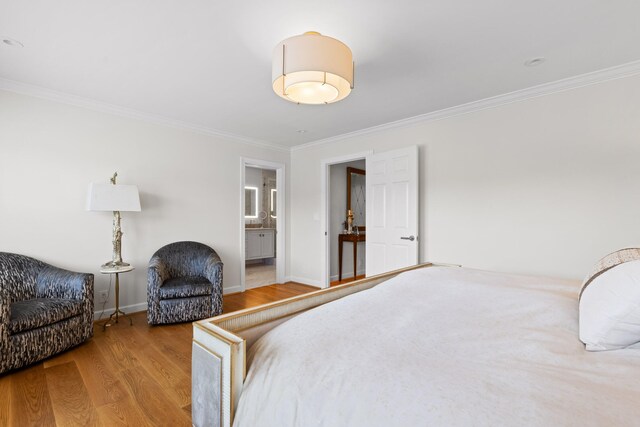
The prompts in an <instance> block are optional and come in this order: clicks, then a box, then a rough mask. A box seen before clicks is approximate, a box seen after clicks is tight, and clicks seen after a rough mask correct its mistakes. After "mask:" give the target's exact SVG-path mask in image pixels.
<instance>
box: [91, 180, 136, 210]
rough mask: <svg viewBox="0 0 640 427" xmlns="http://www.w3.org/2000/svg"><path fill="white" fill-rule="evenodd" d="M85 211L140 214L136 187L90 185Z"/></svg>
mask: <svg viewBox="0 0 640 427" xmlns="http://www.w3.org/2000/svg"><path fill="white" fill-rule="evenodd" d="M87 210H88V211H122V212H127V211H128V212H140V196H139V195H138V186H136V185H122V184H118V185H113V184H103V183H91V184H90V185H89V196H88V197H87Z"/></svg>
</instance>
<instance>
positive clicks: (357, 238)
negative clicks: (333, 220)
mask: <svg viewBox="0 0 640 427" xmlns="http://www.w3.org/2000/svg"><path fill="white" fill-rule="evenodd" d="M365 241H366V234H365V233H360V234H346V233H341V234H338V280H342V245H343V244H344V242H351V243H353V280H355V279H356V274H357V273H356V272H357V271H358V268H357V266H358V242H365Z"/></svg>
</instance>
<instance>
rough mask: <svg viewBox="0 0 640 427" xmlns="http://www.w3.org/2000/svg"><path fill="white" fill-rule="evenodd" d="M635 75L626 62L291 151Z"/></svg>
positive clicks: (639, 70) (637, 70)
mask: <svg viewBox="0 0 640 427" xmlns="http://www.w3.org/2000/svg"><path fill="white" fill-rule="evenodd" d="M636 74H640V61H633V62H628V63H626V64H622V65H618V66H615V67H610V68H605V69H602V70H598V71H593V72H590V73H586V74H580V75H577V76H574V77H568V78H566V79H562V80H556V81H553V82H549V83H543V84H541V85H537V86H532V87H529V88H526V89H521V90H516V91H513V92H509V93H505V94H502V95H497V96H493V97H490V98H485V99H481V100H478V101H472V102H468V103H466V104H461V105H457V106H455V107H450V108H445V109H442V110H437V111H433V112H431V113H426V114H421V115H418V116H413V117H409V118H406V119H401V120H397V121H394V122H389V123H385V124H382V125H377V126H372V127H369V128H365V129H360V130H357V131H353V132H348V133H344V134H341V135H337V136H332V137H329V138H324V139H319V140H316V141H311V142H307V143H304V144H300V145H296V146H294V147H291V151H298V150H304V149H306V148H310V147H315V146H318V145H324V144H330V143H332V142H336V141H341V140H344V139H349V138H354V137H357V136H362V135H367V134H371V133H376V132H381V131H385V130H389V129H396V128H403V127H408V126H411V125H415V124H417V123H422V122H430V121H435V120H442V119H446V118H450V117H455V116H460V115H463V114H469V113H473V112H475V111H481V110H486V109H490V108H496V107H499V106H502V105H506V104H512V103H514V102H520V101H524V100H527V99H531V98H537V97H540V96H545V95H551V94H553V93H558V92H564V91H568V90H573V89H578V88H581V87H584V86H589V85H593V84H597V83H601V82H606V81H609V80H616V79H621V78H624V77H630V76H633V75H636Z"/></svg>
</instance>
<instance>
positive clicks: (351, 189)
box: [345, 167, 367, 231]
mask: <svg viewBox="0 0 640 427" xmlns="http://www.w3.org/2000/svg"><path fill="white" fill-rule="evenodd" d="M366 192H367V187H366V172H365V171H364V170H363V169H358V168H352V167H348V168H347V211H349V210H352V211H353V223H354V224H355V226H356V227H358V230H359V231H365V229H366V227H365V224H366V212H365V208H366V200H365V196H366ZM346 214H347V212H345V215H346Z"/></svg>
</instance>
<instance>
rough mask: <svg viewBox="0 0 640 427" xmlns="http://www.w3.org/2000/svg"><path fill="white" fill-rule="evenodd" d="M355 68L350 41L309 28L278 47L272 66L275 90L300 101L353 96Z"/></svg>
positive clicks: (327, 100) (313, 102)
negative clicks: (351, 94) (348, 42)
mask: <svg viewBox="0 0 640 427" xmlns="http://www.w3.org/2000/svg"><path fill="white" fill-rule="evenodd" d="M354 68H355V65H354V63H353V55H352V54H351V49H349V47H348V46H347V45H346V44H344V43H342V42H341V41H339V40H336V39H333V38H331V37H327V36H323V35H321V34H320V33H316V32H314V31H309V32H306V33H304V34H302V35H300V36H295V37H290V38H288V39H286V40H283V41H281V42H280V43H279V44H278V45H277V46H276V48H275V50H274V52H273V63H272V68H271V71H272V72H271V77H272V79H271V80H272V82H273V90H274V91H275V93H276V94H278V96H280V97H282V98H284V99H286V100H287V101H291V102H295V103H297V104H330V103H332V102H337V101H340V100H341V99H344V98H346V97H347V96H348V95H349V93H350V92H351V89H353V72H354Z"/></svg>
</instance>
